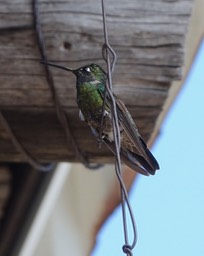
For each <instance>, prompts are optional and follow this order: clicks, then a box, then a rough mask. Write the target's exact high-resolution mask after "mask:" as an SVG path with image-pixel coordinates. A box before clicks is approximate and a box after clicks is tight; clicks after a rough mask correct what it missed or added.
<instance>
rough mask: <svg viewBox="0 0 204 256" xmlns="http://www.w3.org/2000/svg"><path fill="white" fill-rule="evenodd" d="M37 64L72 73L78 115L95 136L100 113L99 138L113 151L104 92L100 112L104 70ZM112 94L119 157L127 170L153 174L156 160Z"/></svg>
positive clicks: (108, 102) (122, 106)
mask: <svg viewBox="0 0 204 256" xmlns="http://www.w3.org/2000/svg"><path fill="white" fill-rule="evenodd" d="M41 63H42V64H45V65H49V66H53V67H57V68H60V69H63V70H66V71H69V72H72V73H73V74H74V75H75V76H76V79H77V81H76V88H77V104H78V106H79V109H80V111H79V117H80V119H81V120H82V121H86V123H87V124H88V125H89V126H90V128H91V131H92V133H93V134H94V135H95V136H96V137H99V131H100V126H101V119H102V114H103V115H104V116H103V121H104V122H103V127H102V128H103V134H102V138H103V141H104V142H105V144H106V145H107V146H108V147H109V148H110V150H111V151H112V152H113V153H114V154H115V145H114V138H113V128H112V121H111V120H112V115H111V101H110V99H109V97H108V95H107V97H106V105H105V111H104V112H103V111H102V109H103V99H104V92H105V83H106V73H105V72H104V70H103V69H102V68H101V67H100V66H99V65H97V64H94V63H93V64H90V65H86V66H83V67H80V68H78V69H71V68H67V67H64V66H60V65H58V64H55V63H50V62H45V61H41ZM133 96H134V95H133ZM114 97H115V101H116V108H117V113H118V119H119V127H120V134H121V149H120V154H121V160H122V161H123V162H124V163H125V164H127V165H128V166H129V167H130V168H131V169H133V170H135V171H137V172H139V173H141V174H143V175H150V174H152V175H153V174H155V171H156V170H158V169H159V164H158V162H157V160H156V159H155V158H154V156H153V155H152V153H151V152H150V151H149V149H148V148H147V146H146V144H145V142H144V140H143V139H142V137H141V136H140V134H139V132H138V129H137V126H136V124H135V122H134V120H133V119H132V117H131V115H130V113H129V111H128V110H127V108H126V107H125V105H124V103H123V102H122V101H121V100H120V99H119V98H118V97H116V96H115V95H114ZM102 112H103V113H102Z"/></svg>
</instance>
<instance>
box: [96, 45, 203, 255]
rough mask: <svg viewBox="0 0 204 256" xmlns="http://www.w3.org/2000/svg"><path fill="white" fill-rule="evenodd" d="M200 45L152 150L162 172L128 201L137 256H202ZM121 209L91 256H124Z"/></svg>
mask: <svg viewBox="0 0 204 256" xmlns="http://www.w3.org/2000/svg"><path fill="white" fill-rule="evenodd" d="M203 102H204V42H203V43H202V45H201V47H200V49H199V51H198V53H197V55H196V58H195V61H194V64H193V65H192V68H191V71H190V73H189V75H188V77H187V80H186V82H185V85H184V86H183V89H182V91H181V92H180V94H179V95H178V97H177V99H176V101H175V103H174V105H173V106H172V108H171V110H170V111H169V113H168V115H167V117H166V120H165V121H164V123H163V125H162V127H161V135H160V136H159V137H158V139H157V141H156V142H155V145H154V147H153V148H152V151H153V153H154V155H155V156H156V157H157V159H158V160H159V163H160V166H161V170H160V171H158V172H157V174H156V175H155V176H153V177H152V176H151V177H142V176H140V177H139V178H138V179H137V180H136V181H135V184H134V185H133V188H132V191H131V194H130V200H131V204H132V207H133V211H134V214H135V218H136V223H137V230H138V243H137V246H136V247H135V249H134V251H133V253H134V255H140V256H149V255H157V256H163V255H165V256H172V255H185V256H194V255H196V256H203V255H204V150H203V146H204V139H203V132H204V113H203V112H204V104H203ZM123 244H124V238H123V231H122V217H121V209H120V208H118V209H117V210H116V211H115V213H114V214H113V215H112V216H111V218H109V220H108V221H107V222H106V224H105V225H104V227H103V229H102V230H101V232H100V234H99V236H98V239H97V247H96V249H95V251H94V253H93V256H104V255H117V256H120V255H121V256H122V255H125V254H124V253H123V252H122V250H121V247H122V245H123Z"/></svg>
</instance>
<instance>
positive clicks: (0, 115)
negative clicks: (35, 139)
mask: <svg viewBox="0 0 204 256" xmlns="http://www.w3.org/2000/svg"><path fill="white" fill-rule="evenodd" d="M0 120H1V123H2V124H3V126H4V129H5V130H6V132H7V133H8V135H9V137H10V139H11V141H12V143H13V145H14V146H15V148H16V149H17V150H18V151H19V152H20V153H21V154H22V155H23V156H24V158H25V160H26V161H27V162H28V163H29V164H30V165H31V166H33V168H35V169H37V170H39V171H51V170H52V169H53V168H54V166H55V164H41V163H39V162H38V161H37V159H35V157H34V156H32V155H31V154H30V153H29V152H28V151H27V150H26V148H25V147H24V146H23V144H22V143H21V142H20V141H19V139H18V138H17V136H16V134H15V133H14V131H13V130H12V128H11V127H10V124H9V122H8V121H7V119H6V117H5V116H4V114H3V112H2V111H0Z"/></svg>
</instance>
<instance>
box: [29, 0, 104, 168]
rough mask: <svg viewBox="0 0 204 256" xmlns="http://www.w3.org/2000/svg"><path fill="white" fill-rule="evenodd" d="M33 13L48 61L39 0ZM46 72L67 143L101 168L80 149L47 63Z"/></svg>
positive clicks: (90, 164) (95, 166)
mask: <svg viewBox="0 0 204 256" xmlns="http://www.w3.org/2000/svg"><path fill="white" fill-rule="evenodd" d="M33 13H34V24H35V30H36V34H37V41H38V47H39V51H40V54H41V58H42V60H43V61H47V55H46V50H45V43H44V37H43V33H42V25H41V17H40V12H39V2H38V0H33ZM45 73H46V79H47V82H48V86H49V88H50V91H51V94H52V97H53V101H54V106H55V110H56V113H57V117H58V119H59V121H60V123H61V125H62V127H63V128H64V131H65V135H66V142H67V145H70V141H69V140H70V139H71V143H72V146H73V149H74V151H75V155H76V156H77V158H78V159H79V160H80V161H81V163H83V164H84V166H85V167H87V168H89V169H98V168H100V167H101V166H102V165H101V164H94V163H89V162H88V160H87V158H86V157H85V156H84V155H83V154H82V152H81V150H80V149H79V147H78V145H77V143H76V140H75V138H74V137H73V134H72V132H71V128H70V125H69V120H68V117H67V115H66V113H65V112H64V111H63V109H62V106H61V104H60V100H59V97H58V95H57V93H56V90H55V86H54V80H53V76H52V73H51V72H50V69H49V67H48V66H47V65H45Z"/></svg>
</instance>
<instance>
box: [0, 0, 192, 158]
mask: <svg viewBox="0 0 204 256" xmlns="http://www.w3.org/2000/svg"><path fill="white" fill-rule="evenodd" d="M39 2H40V3H39V10H40V13H41V19H42V28H43V34H44V38H45V46H46V53H47V55H48V58H49V59H50V60H52V61H56V62H59V63H61V64H63V65H67V66H70V67H73V68H78V67H80V66H82V65H85V64H88V63H92V62H96V63H97V64H99V65H102V66H103V67H104V68H105V63H104V61H103V60H102V58H101V48H102V45H103V42H104V39H103V28H102V17H101V4H100V1H98V2H97V1H95V0H86V1H85V0H78V1H76V2H74V1H57V0H56V1H43V0H42V1H39ZM192 3H193V1H191V0H174V1H168V0H166V1H164V0H155V1H152V0H128V1H119V2H117V4H116V2H115V0H110V1H109V2H108V5H107V14H108V15H107V22H108V31H109V40H110V43H111V45H112V46H113V47H114V49H115V51H116V53H117V56H118V62H117V65H116V68H115V71H114V75H113V81H114V91H115V93H116V94H117V95H118V96H119V97H120V98H121V99H122V100H124V102H125V103H126V104H127V105H128V107H129V109H130V111H131V113H132V115H133V118H134V119H135V120H136V122H137V125H138V127H139V129H140V132H141V134H142V135H143V136H144V138H145V139H146V140H147V139H148V138H149V136H150V134H151V132H152V130H153V129H154V124H155V122H156V119H157V117H158V115H159V113H160V111H161V109H162V106H163V104H164V102H165V100H166V98H167V96H168V90H169V87H170V84H171V82H172V81H173V80H175V79H180V78H181V75H182V65H183V62H184V43H185V35H186V31H187V25H188V22H189V17H190V14H191V8H192ZM32 12H33V10H32V1H30V0H12V1H11V0H9V1H1V2H0V66H1V69H0V109H1V110H2V111H4V113H5V115H6V118H7V119H8V121H9V123H10V125H11V127H12V129H13V130H14V131H15V133H16V135H17V137H18V138H19V140H21V141H22V143H23V144H24V145H25V147H26V148H27V149H28V150H29V151H30V152H31V154H33V155H34V156H36V157H37V158H38V159H39V160H42V161H60V160H63V161H64V160H69V161H77V159H76V157H75V155H74V152H73V150H72V146H71V144H70V145H68V146H67V145H66V143H65V133H64V131H63V129H62V127H61V125H60V124H59V121H58V119H57V117H56V113H55V110H54V106H53V99H52V96H51V93H50V91H49V86H48V84H47V80H46V77H45V70H44V66H43V65H41V64H40V63H39V60H40V59H41V56H40V54H39V48H38V45H37V40H36V32H35V31H34V24H33V13H32ZM50 70H51V72H52V74H53V76H54V82H55V88H56V91H57V94H58V95H59V99H60V103H61V105H62V107H63V108H64V111H66V112H67V115H68V119H69V120H70V125H71V129H72V131H73V135H74V137H75V138H76V141H77V143H78V145H79V147H80V149H81V150H82V152H83V153H84V154H85V155H86V156H88V158H89V159H90V160H91V161H94V162H97V161H99V162H110V161H111V160H112V159H113V157H112V154H111V153H110V152H109V151H108V150H107V149H106V148H105V147H102V149H101V150H99V149H98V147H97V142H96V139H95V138H94V137H93V136H92V135H91V132H90V130H89V128H88V127H87V126H86V124H85V123H83V122H81V121H80V120H79V118H78V108H77V105H76V88H75V78H74V76H73V75H72V74H69V73H66V72H65V71H62V70H58V69H54V68H51V69H50ZM10 160H13V161H23V160H24V159H23V156H21V155H20V154H19V153H18V152H17V151H16V149H15V148H14V147H13V145H12V143H11V140H10V138H9V137H8V134H7V133H6V131H5V130H4V128H3V127H2V124H1V123H0V161H10Z"/></svg>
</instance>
